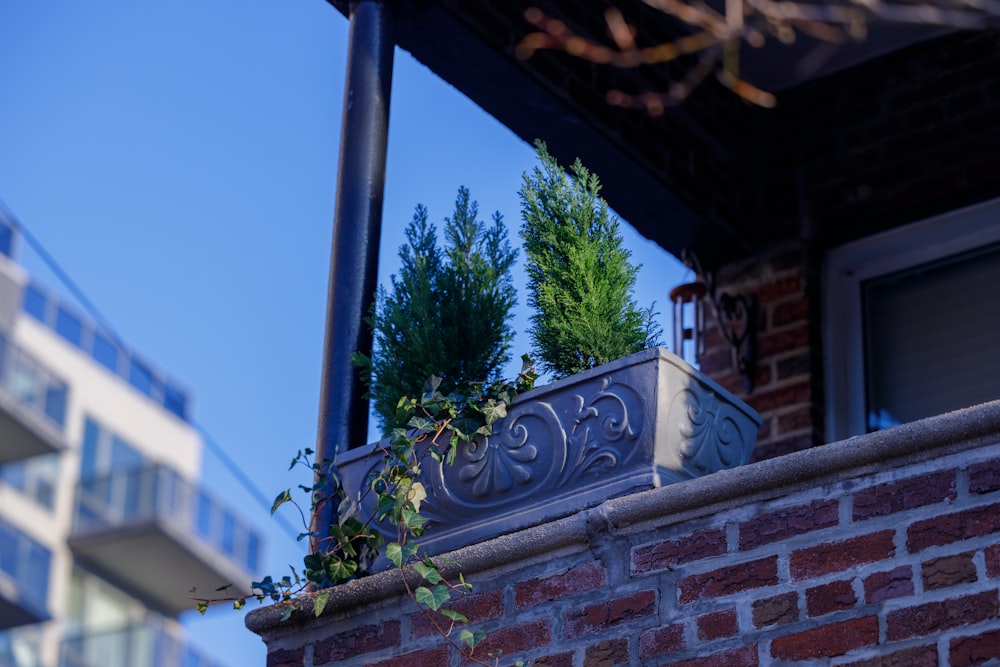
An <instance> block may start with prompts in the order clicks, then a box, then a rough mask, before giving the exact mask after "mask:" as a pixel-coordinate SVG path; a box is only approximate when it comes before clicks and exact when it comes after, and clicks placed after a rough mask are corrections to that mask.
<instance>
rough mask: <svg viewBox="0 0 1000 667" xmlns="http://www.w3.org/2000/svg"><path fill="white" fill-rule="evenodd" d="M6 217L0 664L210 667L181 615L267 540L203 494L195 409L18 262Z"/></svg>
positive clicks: (0, 315) (1, 304) (1, 283)
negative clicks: (188, 637)
mask: <svg viewBox="0 0 1000 667" xmlns="http://www.w3.org/2000/svg"><path fill="white" fill-rule="evenodd" d="M15 241H16V238H15V234H14V232H13V230H12V229H11V228H10V227H7V226H5V225H4V223H3V221H2V220H0V667H209V666H212V667H214V666H216V665H221V664H222V663H220V662H217V661H215V660H213V659H211V658H208V657H206V656H203V655H199V654H198V652H197V651H195V650H193V649H191V648H190V647H188V646H187V645H186V644H185V642H184V639H183V634H182V632H181V627H180V624H179V623H178V621H177V618H178V616H179V615H180V614H181V613H182V612H184V611H187V610H190V609H192V608H193V602H192V601H191V599H190V597H189V596H190V591H191V589H192V588H197V590H198V591H199V592H201V593H203V594H206V595H208V594H211V593H212V592H213V591H214V589H216V588H217V587H219V586H220V585H225V584H229V583H232V584H234V587H233V589H231V590H232V591H233V592H239V593H241V594H245V593H248V592H249V591H247V590H246V589H245V588H242V587H244V586H245V585H246V584H247V582H249V581H251V579H252V578H253V576H254V575H255V574H256V573H257V569H258V561H259V560H260V556H261V553H260V552H261V539H260V536H259V534H258V533H257V532H255V531H254V530H252V529H251V527H250V526H249V525H248V524H247V523H246V522H244V521H242V520H241V519H240V518H239V517H238V516H237V515H236V514H235V513H234V512H233V511H231V509H229V508H227V507H225V506H224V505H222V504H220V503H219V502H217V501H216V500H215V499H214V498H213V497H212V496H211V494H210V493H208V492H206V491H205V490H203V489H202V488H201V487H200V486H199V485H198V480H199V475H200V469H201V454H202V441H201V437H200V435H199V433H198V431H197V429H196V428H195V427H194V426H193V425H192V424H191V423H190V421H189V417H190V414H189V410H190V404H189V398H188V395H187V394H186V392H185V391H183V390H182V389H179V388H178V387H177V386H176V385H174V384H173V383H172V382H171V381H170V380H168V379H166V378H165V377H164V376H163V375H161V374H160V373H158V372H157V371H156V370H154V369H153V368H152V367H151V366H150V365H148V364H146V363H145V362H144V361H143V360H141V359H139V358H137V357H136V356H135V355H134V354H133V353H132V352H131V351H130V350H129V349H127V348H126V347H125V346H124V345H122V344H121V342H120V341H118V340H115V338H114V335H113V334H112V333H110V332H105V331H102V330H101V329H100V327H98V326H96V325H94V324H93V323H92V322H90V321H89V320H88V319H87V318H85V317H83V316H81V314H80V313H79V312H78V310H76V309H74V308H72V307H71V306H70V305H69V304H64V303H61V302H60V301H59V300H58V299H57V298H55V297H54V296H52V295H51V294H50V293H48V292H47V291H46V290H44V289H43V288H42V287H40V286H39V285H36V284H34V283H32V282H31V280H30V277H29V276H28V275H27V274H26V272H25V271H24V270H23V269H22V268H21V267H20V266H18V265H17V264H16V263H15V261H14V260H13V259H12V256H13V252H12V250H13V246H14V244H15Z"/></svg>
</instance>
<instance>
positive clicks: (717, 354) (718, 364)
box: [698, 345, 735, 377]
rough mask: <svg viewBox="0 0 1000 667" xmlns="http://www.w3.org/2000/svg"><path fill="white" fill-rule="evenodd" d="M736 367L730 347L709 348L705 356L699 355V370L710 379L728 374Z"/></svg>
mask: <svg viewBox="0 0 1000 667" xmlns="http://www.w3.org/2000/svg"><path fill="white" fill-rule="evenodd" d="M734 367H735V364H734V363H733V353H732V351H731V348H730V347H729V346H728V345H726V346H725V347H719V348H715V349H712V348H709V349H708V350H707V351H706V352H705V354H700V355H698V368H699V369H700V370H701V372H702V373H704V374H705V375H707V376H709V377H712V376H714V375H717V374H720V373H723V372H727V371H729V370H731V369H732V368H734Z"/></svg>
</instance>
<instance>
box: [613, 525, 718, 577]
mask: <svg viewBox="0 0 1000 667" xmlns="http://www.w3.org/2000/svg"><path fill="white" fill-rule="evenodd" d="M724 553H726V531H725V530H723V529H722V528H716V529H712V530H699V531H697V532H694V533H691V534H690V535H686V536H684V537H678V538H676V539H671V540H664V541H663V542H656V543H655V544H645V545H643V546H641V547H636V548H635V549H634V550H633V551H632V572H633V573H634V574H643V573H645V572H650V571H652V570H662V569H664V568H667V569H669V568H670V567H672V566H674V565H678V564H680V563H688V562H691V561H695V560H700V559H702V558H710V557H711V556H721V555H722V554H724Z"/></svg>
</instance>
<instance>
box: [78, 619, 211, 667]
mask: <svg viewBox="0 0 1000 667" xmlns="http://www.w3.org/2000/svg"><path fill="white" fill-rule="evenodd" d="M136 665H142V667H222V664H221V663H219V662H216V661H214V660H212V659H211V658H208V657H207V656H205V655H203V654H201V653H200V652H199V651H197V650H196V649H194V648H193V647H191V646H189V645H188V644H187V642H185V641H184V640H183V639H180V638H178V637H175V636H173V635H171V634H169V633H168V632H167V631H166V630H165V629H164V628H163V627H161V626H159V625H155V624H154V625H132V626H128V627H126V628H121V629H118V630H111V631H107V632H95V633H89V634H83V635H80V636H78V637H71V638H69V639H66V640H64V641H63V643H62V650H61V651H60V658H59V667H134V666H136Z"/></svg>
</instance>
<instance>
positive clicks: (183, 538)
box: [70, 466, 260, 613]
mask: <svg viewBox="0 0 1000 667" xmlns="http://www.w3.org/2000/svg"><path fill="white" fill-rule="evenodd" d="M70 545H71V546H72V547H73V548H74V550H75V551H76V553H77V555H78V557H81V558H82V560H83V561H85V562H87V563H88V564H89V565H90V566H91V568H92V569H95V570H97V571H98V572H99V573H102V576H104V575H107V576H106V578H107V579H108V580H109V581H112V582H113V583H116V585H120V586H122V587H123V588H125V589H128V590H129V591H131V592H134V593H136V594H137V595H140V596H141V595H149V596H152V598H153V599H154V602H153V604H154V606H155V605H157V604H158V605H160V606H159V607H157V608H158V609H159V610H161V611H169V612H170V613H177V612H179V611H183V610H184V609H188V608H190V607H191V602H190V600H189V599H188V598H187V594H188V591H189V590H190V589H191V587H192V586H198V588H199V590H213V589H215V588H217V587H218V586H222V585H225V584H234V592H236V591H237V590H239V591H245V592H246V593H249V591H248V590H246V586H247V584H248V583H249V581H250V579H252V578H253V574H254V573H255V568H256V565H257V560H258V558H259V550H260V538H259V536H257V535H256V534H254V533H253V532H252V531H251V530H250V528H249V527H248V526H247V524H245V523H244V522H242V521H239V520H238V519H237V518H236V517H235V516H234V515H233V514H232V513H231V512H230V511H229V510H228V509H226V508H225V507H224V506H223V505H222V504H220V503H218V502H216V501H215V500H214V499H213V498H212V497H211V496H209V495H208V494H207V493H206V492H205V491H204V490H202V489H199V488H198V487H196V486H195V485H193V484H191V483H189V482H187V481H186V480H184V479H183V478H181V477H180V476H179V475H178V474H177V473H176V472H174V471H173V470H170V469H168V468H165V467H161V466H154V467H147V468H143V469H141V470H123V471H118V472H114V473H112V474H110V475H108V476H106V477H96V478H91V479H84V480H81V483H80V486H79V490H78V498H77V508H76V516H75V523H74V527H73V533H72V536H71V539H70ZM251 545H252V547H251ZM168 558H175V559H181V560H183V561H184V564H183V566H182V565H181V564H180V560H178V561H177V562H174V563H172V562H170V561H169V560H168ZM159 560H163V561H164V562H163V564H162V565H161V566H158V565H155V564H154V561H157V562H158V561H159ZM185 568H186V569H185ZM150 571H157V572H164V571H169V575H168V576H159V575H158V576H156V577H150V576H148V573H149V572H150ZM170 577H176V578H177V579H178V581H176V582H172V583H169V582H170ZM136 591H138V592H136Z"/></svg>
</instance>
